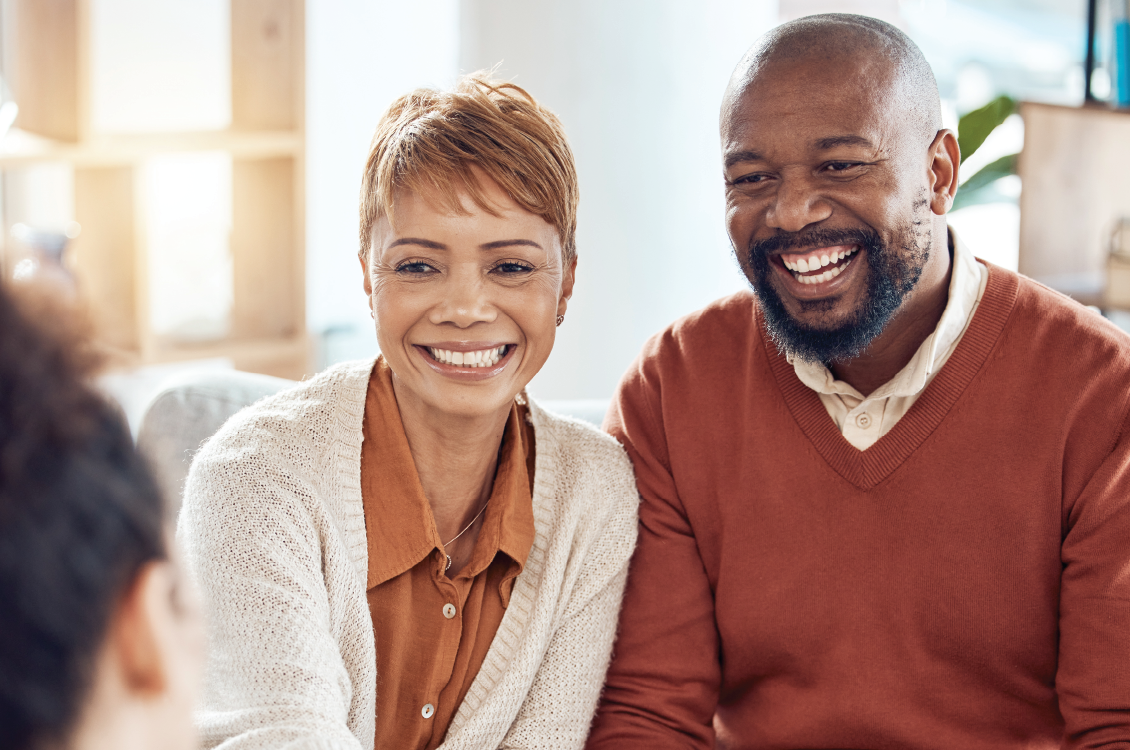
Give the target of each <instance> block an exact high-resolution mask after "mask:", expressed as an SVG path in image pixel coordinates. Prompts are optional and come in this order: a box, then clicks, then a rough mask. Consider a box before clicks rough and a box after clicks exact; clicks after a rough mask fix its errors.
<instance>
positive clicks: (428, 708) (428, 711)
mask: <svg viewBox="0 0 1130 750" xmlns="http://www.w3.org/2000/svg"><path fill="white" fill-rule="evenodd" d="M435 712H436V707H435V706H433V705H432V704H431V703H425V704H424V707H423V708H422V709H420V715H421V716H423V717H424V718H425V719H430V718H432V714H434V713H435Z"/></svg>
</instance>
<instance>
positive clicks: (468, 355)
mask: <svg viewBox="0 0 1130 750" xmlns="http://www.w3.org/2000/svg"><path fill="white" fill-rule="evenodd" d="M428 351H429V352H431V355H432V356H433V357H435V359H436V361H437V362H442V363H443V364H445V365H454V366H456V367H494V366H495V365H497V364H498V363H499V361H500V360H501V359H502V357H503V355H505V354H506V345H505V344H503V345H502V346H499V347H495V348H494V349H479V350H476V351H473V352H453V351H448V350H447V349H436V348H435V347H431V346H429V347H428Z"/></svg>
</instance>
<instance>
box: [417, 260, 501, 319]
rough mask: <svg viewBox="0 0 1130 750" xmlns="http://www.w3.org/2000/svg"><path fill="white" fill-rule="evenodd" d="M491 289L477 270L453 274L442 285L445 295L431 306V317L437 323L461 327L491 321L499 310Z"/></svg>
mask: <svg viewBox="0 0 1130 750" xmlns="http://www.w3.org/2000/svg"><path fill="white" fill-rule="evenodd" d="M488 292H489V290H488V289H487V285H486V284H485V283H483V280H482V278H481V277H480V276H479V275H478V274H477V273H476V274H452V275H451V276H450V277H449V279H448V281H447V283H446V284H444V285H443V289H442V294H443V297H442V299H440V300H438V301H437V302H436V304H435V305H434V306H433V307H432V309H431V313H430V315H429V318H430V320H431V322H432V323H433V324H435V325H441V324H443V323H453V324H455V325H456V326H458V327H459V328H467V327H469V326H471V325H474V324H475V323H489V322H491V321H493V320H494V319H495V317H496V316H497V314H498V311H497V309H496V308H495V306H494V304H493V302H492V300H491V299H490V295H489V293H488Z"/></svg>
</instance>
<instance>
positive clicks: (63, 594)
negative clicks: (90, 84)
mask: <svg viewBox="0 0 1130 750" xmlns="http://www.w3.org/2000/svg"><path fill="white" fill-rule="evenodd" d="M31 311H34V312H37V313H39V315H37V316H35V317H34V318H33V316H32V315H31ZM59 312H60V311H58V310H55V309H52V308H46V307H43V306H41V305H40V306H36V307H32V308H29V309H28V310H22V309H21V308H20V307H17V305H16V304H15V302H14V300H13V298H12V297H11V296H10V295H9V293H8V291H7V289H6V288H4V286H3V284H0V747H2V748H10V749H11V750H33V749H34V750H38V749H39V748H44V749H45V748H68V749H70V750H85V749H86V748H106V747H113V748H154V747H162V748H170V750H177V749H183V750H188V749H189V748H193V747H195V746H196V742H195V732H194V730H193V727H192V709H193V704H194V702H195V698H196V692H197V683H198V679H199V676H200V672H201V666H202V665H201V658H202V653H201V649H202V646H203V637H202V636H203V633H202V632H201V627H200V625H201V623H200V618H199V615H198V614H197V609H196V606H195V604H194V599H193V597H192V595H191V591H190V590H188V589H186V587H185V586H184V585H183V584H182V582H181V580H180V575H179V574H178V570H177V566H176V565H175V564H174V563H173V562H171V561H170V560H169V556H168V550H167V547H166V537H167V532H168V525H167V523H166V519H165V514H164V508H163V505H162V503H161V499H160V497H159V496H158V493H157V487H156V484H155V483H154V481H153V478H152V477H151V476H150V474H149V472H148V470H147V469H146V467H145V466H144V465H143V463H142V461H141V459H140V458H139V457H138V455H137V453H136V452H135V451H134V448H133V441H132V439H131V438H130V433H129V429H128V428H127V427H126V426H125V424H124V420H122V419H121V418H120V416H119V414H118V413H117V411H116V410H115V409H113V408H111V407H110V406H109V405H108V404H107V403H106V402H105V401H104V400H103V399H102V398H101V397H99V396H98V395H97V394H95V393H94V392H92V391H91V390H90V389H89V388H87V387H86V385H84V383H83V382H82V376H83V375H84V373H85V370H86V367H84V366H83V362H82V361H80V360H82V357H81V356H80V351H81V349H80V348H79V347H77V346H76V343H77V342H75V341H72V340H71V339H72V338H73V337H72V336H69V335H61V333H62V332H61V331H57V330H47V329H46V328H44V327H43V325H41V324H33V322H32V321H33V319H35V318H38V319H39V320H43V321H51V322H53V323H54V322H55V321H57V320H59V319H60V316H59Z"/></svg>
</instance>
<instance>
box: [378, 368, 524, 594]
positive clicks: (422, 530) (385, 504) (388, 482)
mask: <svg viewBox="0 0 1130 750" xmlns="http://www.w3.org/2000/svg"><path fill="white" fill-rule="evenodd" d="M523 412H524V409H521V410H520V407H519V405H518V404H517V403H515V404H514V405H513V406H512V407H511V409H510V414H509V416H508V417H507V424H506V429H505V432H504V433H503V437H502V445H501V447H500V450H499V461H498V469H497V470H496V473H495V481H494V486H493V488H492V490H491V495H490V499H489V500H488V501H487V508H486V511H485V513H484V518H483V526H482V529H481V530H480V532H479V539H478V541H477V542H476V544H475V551H474V555H473V557H472V560H471V563H470V564H468V566H467V567H466V568H464V570H463V571H460V574H462V573H463V572H469V571H472V570H474V572H473V573H470V575H477V574H478V573H479V572H481V570H478V568H479V567H480V564H481V563H483V562H484V560H485V564H481V568H482V569H485V568H486V567H487V566H489V565H490V562H491V561H492V560H493V559H494V557H495V555H496V554H497V553H499V552H501V553H504V554H505V555H507V556H508V557H509V558H510V559H511V561H512V562H513V563H514V564H513V565H512V566H511V570H510V571H509V572H508V573H507V576H506V579H507V580H510V579H512V578H513V577H515V576H517V575H518V573H520V572H521V570H522V568H523V566H524V565H525V563H526V558H527V556H528V554H529V551H530V547H531V546H532V545H533V540H534V516H533V502H532V499H531V493H530V482H529V477H528V473H527V469H526V452H527V450H529V448H530V446H528V445H527V441H526V440H524V439H523V429H522V425H521V422H520V419H521V417H522V416H524V414H523ZM362 429H363V433H364V434H363V442H362V446H361V461H362V464H363V467H364V470H363V471H362V478H363V482H362V487H361V497H362V502H363V504H364V508H365V529H366V537H367V539H368V546H369V568H368V575H367V582H366V588H367V589H371V588H373V587H374V586H377V585H379V584H381V583H384V582H385V581H388V580H390V579H392V578H395V577H396V576H398V575H400V574H401V573H404V572H406V571H408V570H410V569H411V568H413V567H415V566H416V565H417V564H418V563H419V562H420V561H421V560H423V559H425V558H426V557H428V556H429V555H431V554H432V553H433V552H435V553H436V554H437V556H438V557H437V564H438V565H439V566H440V568H439V572H440V573H442V572H443V570H442V565H443V563H442V561H443V557H442V555H441V554H440V553H439V550H440V549H442V547H443V542H442V540H440V538H439V534H438V532H437V530H436V525H435V519H434V518H433V517H432V509H431V505H429V504H428V500H427V498H426V497H425V496H424V489H423V487H422V486H421V485H420V477H419V474H418V473H417V472H416V464H415V462H414V461H413V460H412V452H411V450H410V449H409V447H408V438H407V436H406V435H405V434H404V424H403V422H402V421H401V419H400V409H399V407H398V406H397V404H396V394H395V392H394V391H393V387H392V371H391V370H390V369H389V366H388V364H387V363H386V362H385V360H384V358H383V357H379V358H378V359H377V362H376V364H375V365H374V367H373V372H372V375H371V376H370V378H369V388H368V393H367V395H366V401H365V416H364V421H363V428H362Z"/></svg>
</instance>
